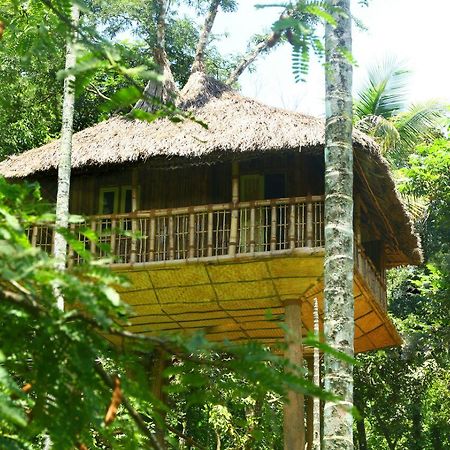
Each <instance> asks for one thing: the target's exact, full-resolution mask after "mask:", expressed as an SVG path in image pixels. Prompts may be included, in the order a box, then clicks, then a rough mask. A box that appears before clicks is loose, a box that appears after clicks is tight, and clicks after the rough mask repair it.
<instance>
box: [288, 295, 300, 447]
mask: <svg viewBox="0 0 450 450" xmlns="http://www.w3.org/2000/svg"><path fill="white" fill-rule="evenodd" d="M284 314H285V324H286V326H287V328H288V333H287V335H286V341H287V349H286V358H287V359H288V360H289V362H290V363H291V364H292V365H295V366H297V367H298V368H299V369H301V367H302V364H303V347H302V318H301V300H297V301H295V300H294V301H289V302H286V303H285V304H284ZM287 400H288V401H287V403H285V405H284V417H283V419H284V420H283V434H284V450H304V448H305V422H304V420H305V417H304V396H303V394H301V393H299V392H295V391H289V392H288V398H287Z"/></svg>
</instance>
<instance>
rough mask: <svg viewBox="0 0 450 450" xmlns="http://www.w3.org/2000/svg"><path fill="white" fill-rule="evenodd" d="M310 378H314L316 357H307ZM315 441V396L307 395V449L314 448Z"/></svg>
mask: <svg viewBox="0 0 450 450" xmlns="http://www.w3.org/2000/svg"><path fill="white" fill-rule="evenodd" d="M306 362H307V364H308V380H309V381H311V382H312V381H313V379H314V359H313V358H311V357H310V358H307V360H306ZM313 441H314V397H312V396H310V395H309V396H308V397H306V449H307V450H312V448H313Z"/></svg>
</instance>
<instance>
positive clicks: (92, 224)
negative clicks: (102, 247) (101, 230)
mask: <svg viewBox="0 0 450 450" xmlns="http://www.w3.org/2000/svg"><path fill="white" fill-rule="evenodd" d="M91 230H92V231H93V232H94V233H96V232H97V222H96V221H95V220H94V219H92V220H91ZM90 250H91V253H92V254H93V255H95V241H94V240H93V239H91V242H90Z"/></svg>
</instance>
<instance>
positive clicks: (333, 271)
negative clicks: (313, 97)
mask: <svg viewBox="0 0 450 450" xmlns="http://www.w3.org/2000/svg"><path fill="white" fill-rule="evenodd" d="M327 2H328V4H329V5H330V6H331V7H332V8H333V9H332V14H333V17H334V19H335V21H336V24H335V26H332V25H330V24H328V23H327V25H326V27H325V54H326V80H325V84H326V95H325V110H326V126H325V269H324V282H325V288H324V294H325V318H324V332H325V337H326V341H327V343H328V344H329V345H330V346H331V347H333V348H334V349H335V350H339V351H341V352H345V353H346V354H347V355H349V356H353V353H354V350H353V339H354V298H353V148H352V65H351V63H350V62H349V60H348V56H346V55H349V54H350V52H351V16H350V0H327ZM324 381H325V389H327V390H329V391H331V392H332V393H334V394H335V395H338V396H339V397H341V398H342V402H339V404H335V403H332V402H327V404H326V405H325V411H324V442H323V443H324V449H325V450H337V449H339V450H349V449H353V417H352V414H351V411H350V408H351V407H352V404H353V368H352V365H351V364H350V363H348V362H345V361H342V360H340V359H338V358H336V357H335V356H333V355H330V354H325V374H324Z"/></svg>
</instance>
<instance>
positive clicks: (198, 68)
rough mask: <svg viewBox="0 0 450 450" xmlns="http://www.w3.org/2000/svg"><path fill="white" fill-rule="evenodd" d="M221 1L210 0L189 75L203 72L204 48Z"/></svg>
mask: <svg viewBox="0 0 450 450" xmlns="http://www.w3.org/2000/svg"><path fill="white" fill-rule="evenodd" d="M220 2H221V0H211V3H210V5H209V10H208V14H207V15H206V17H205V23H204V25H203V30H202V32H201V34H200V37H199V39H198V43H197V48H196V50H195V57H194V62H193V63H192V68H191V73H194V72H204V71H205V48H206V45H207V44H208V38H209V35H210V33H211V29H212V26H213V24H214V20H215V19H216V15H217V11H218V9H219V6H220Z"/></svg>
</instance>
